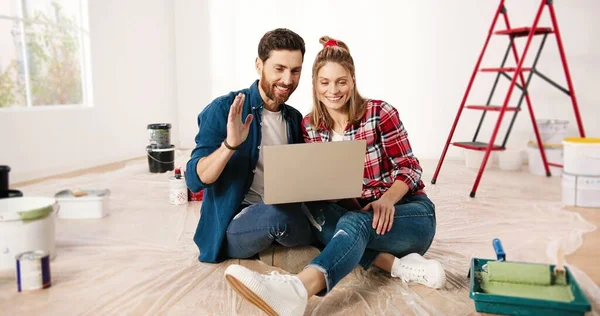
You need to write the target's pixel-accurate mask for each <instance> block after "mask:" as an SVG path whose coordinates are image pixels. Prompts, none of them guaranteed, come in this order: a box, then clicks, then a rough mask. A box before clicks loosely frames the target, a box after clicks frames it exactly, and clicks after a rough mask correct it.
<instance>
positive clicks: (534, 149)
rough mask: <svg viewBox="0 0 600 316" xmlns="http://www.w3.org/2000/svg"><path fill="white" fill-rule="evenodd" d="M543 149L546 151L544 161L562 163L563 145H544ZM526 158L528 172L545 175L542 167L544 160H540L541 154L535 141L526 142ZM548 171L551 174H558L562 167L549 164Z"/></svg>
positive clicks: (560, 172)
mask: <svg viewBox="0 0 600 316" xmlns="http://www.w3.org/2000/svg"><path fill="white" fill-rule="evenodd" d="M544 151H545V153H546V161H547V162H548V163H556V164H562V163H563V147H562V145H548V144H546V145H544ZM527 160H528V164H529V166H528V170H529V172H530V173H532V174H535V175H538V176H545V175H546V169H545V168H544V162H543V160H542V154H541V153H540V149H539V147H538V145H537V143H534V142H529V143H528V144H527ZM550 173H552V176H553V177H554V176H560V175H561V174H562V168H559V167H553V166H550Z"/></svg>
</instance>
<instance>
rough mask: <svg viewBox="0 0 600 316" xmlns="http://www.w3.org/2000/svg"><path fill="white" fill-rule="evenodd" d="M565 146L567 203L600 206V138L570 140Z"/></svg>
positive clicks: (563, 178)
mask: <svg viewBox="0 0 600 316" xmlns="http://www.w3.org/2000/svg"><path fill="white" fill-rule="evenodd" d="M563 145H564V150H565V155H564V168H563V169H564V170H563V175H562V200H563V204H565V205H567V206H580V207H600V138H577V137H570V138H565V139H564V141H563Z"/></svg>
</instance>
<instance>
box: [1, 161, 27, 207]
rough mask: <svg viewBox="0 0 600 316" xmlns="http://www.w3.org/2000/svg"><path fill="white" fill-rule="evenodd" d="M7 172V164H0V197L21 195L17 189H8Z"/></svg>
mask: <svg viewBox="0 0 600 316" xmlns="http://www.w3.org/2000/svg"><path fill="white" fill-rule="evenodd" d="M9 172H10V167H9V166H0V199H5V198H12V197H21V196H23V193H21V191H19V190H10V181H9V177H8V174H9Z"/></svg>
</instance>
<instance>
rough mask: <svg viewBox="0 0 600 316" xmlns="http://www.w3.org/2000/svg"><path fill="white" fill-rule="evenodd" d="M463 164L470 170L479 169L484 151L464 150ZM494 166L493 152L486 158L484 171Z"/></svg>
mask: <svg viewBox="0 0 600 316" xmlns="http://www.w3.org/2000/svg"><path fill="white" fill-rule="evenodd" d="M464 153H465V164H466V165H467V168H470V169H479V168H480V167H481V161H482V160H483V157H484V156H485V150H472V149H465V150H464ZM493 164H494V152H493V151H492V152H490V156H489V157H488V161H487V164H486V165H485V169H486V170H487V169H489V168H490V167H491V166H492V165H493Z"/></svg>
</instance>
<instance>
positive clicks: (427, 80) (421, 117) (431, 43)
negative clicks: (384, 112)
mask: <svg viewBox="0 0 600 316" xmlns="http://www.w3.org/2000/svg"><path fill="white" fill-rule="evenodd" d="M181 2H183V3H186V4H189V3H191V1H179V2H177V3H178V4H179V3H181ZM497 4H498V1H480V0H462V1H458V2H457V1H441V0H438V1H384V0H379V1H377V0H372V1H347V0H329V1H318V0H306V1H277V0H260V1H259V0H257V1H243V0H228V1H225V0H213V1H210V4H209V5H206V4H203V5H198V4H196V5H193V6H191V5H190V6H188V7H187V9H189V10H176V13H177V14H178V15H177V16H176V19H177V21H178V22H177V23H176V25H177V27H176V33H177V40H178V41H177V48H178V50H179V49H184V50H186V52H183V53H179V51H178V54H177V57H178V58H177V66H178V70H180V71H179V72H178V85H179V87H178V89H179V90H178V97H179V98H180V99H179V104H180V105H183V106H184V108H183V109H182V108H180V112H179V121H180V124H181V125H182V126H184V125H185V126H186V127H185V129H183V128H182V129H181V130H180V131H181V135H180V137H181V140H182V144H183V145H184V146H186V147H192V146H193V145H194V143H193V137H194V135H195V132H196V130H197V128H196V126H195V125H194V127H193V128H192V127H191V125H192V124H195V120H196V115H197V114H198V112H199V111H200V110H201V109H202V108H203V107H204V106H205V105H206V103H208V102H210V100H212V99H213V98H214V97H216V96H219V95H222V94H225V93H227V92H229V91H231V90H236V89H240V88H244V87H247V86H249V85H250V83H251V82H252V81H253V80H255V79H256V78H257V75H256V73H255V71H254V58H255V57H256V55H257V52H256V51H257V45H258V41H259V40H260V37H261V36H262V35H263V33H264V32H266V31H267V30H270V29H273V28H276V27H287V28H290V29H292V30H294V31H296V32H297V33H299V34H300V35H301V36H302V37H303V38H304V40H305V41H306V47H307V53H306V56H305V63H304V71H303V74H302V77H301V81H300V85H299V87H298V89H297V90H296V92H295V93H294V94H293V96H292V97H291V98H290V100H289V103H290V104H291V105H293V106H295V107H297V108H298V109H299V110H300V111H301V112H302V113H303V114H307V113H308V112H309V111H310V108H311V106H312V105H311V97H310V95H311V94H310V91H311V67H312V62H313V60H314V57H315V55H316V52H317V51H318V50H319V49H320V45H319V44H318V39H319V37H320V36H322V35H330V36H332V37H336V38H338V39H341V40H344V41H345V42H346V43H347V44H348V45H349V46H350V49H351V51H352V54H353V56H354V59H355V63H356V67H357V81H358V87H359V89H360V91H361V92H362V93H363V94H364V95H365V96H367V97H372V98H378V99H383V100H386V101H388V102H390V103H391V104H392V105H394V106H395V107H397V108H398V109H399V111H400V115H401V119H402V120H403V122H404V124H405V126H406V128H407V130H408V132H409V137H410V140H411V142H412V145H413V149H414V151H415V153H416V154H417V155H418V157H420V158H435V159H437V158H439V155H440V153H441V151H442V148H443V145H444V143H445V141H446V138H447V136H448V133H449V131H450V127H451V126H452V122H453V120H454V117H455V115H456V112H457V110H458V107H459V105H460V101H461V99H462V96H463V93H464V91H465V87H466V86H467V83H468V81H469V78H470V75H471V72H472V69H473V67H474V65H475V62H476V60H477V57H478V55H479V53H480V51H481V48H482V45H483V43H484V40H485V37H486V35H487V31H488V29H489V27H490V23H491V21H492V17H493V14H494V12H495V9H496V6H497ZM506 4H507V6H508V10H509V14H510V16H511V23H512V26H526V25H530V24H531V23H532V22H533V18H534V16H535V11H536V9H537V5H538V4H539V1H521V0H507V1H506ZM176 7H177V5H176ZM555 8H556V11H557V17H558V22H559V25H560V29H561V31H562V36H563V41H564V46H565V50H566V54H567V59H568V62H569V65H570V70H571V75H572V78H573V82H574V85H575V91H576V95H577V97H578V100H579V106H580V110H581V113H582V116H583V119H584V126H585V128H586V131H587V133H588V135H596V136H600V125H599V124H597V122H598V118H600V106H599V104H600V102H599V101H600V94H598V93H597V91H596V89H597V85H598V79H597V78H598V77H597V76H598V73H600V42H599V41H598V40H597V39H598V38H600V21H598V20H597V19H594V17H595V16H597V15H598V14H600V2H598V1H596V0H576V1H555ZM207 10H208V11H207ZM206 12H210V17H211V18H210V20H209V21H208V24H209V26H207V20H208V19H207V17H206ZM182 16H183V20H184V21H185V22H183V23H179V18H181V17H182ZM195 16H197V17H198V18H197V19H195V20H192V19H191V18H190V17H195ZM500 22H502V21H499V24H498V26H497V29H502V28H504V26H503V23H500ZM542 24H544V25H550V19H549V17H548V12H547V10H546V11H545V13H544V16H543V19H542ZM194 32H195V33H194ZM204 32H207V33H204ZM190 34H195V35H196V37H198V38H199V40H196V41H194V40H191V39H189V38H190ZM186 39H187V41H186ZM539 40H540V38H536V39H535V40H534V42H533V44H534V46H532V49H534V48H537V45H539ZM183 41H186V42H183ZM507 43H508V42H507V39H506V38H504V37H499V36H496V37H493V38H492V42H491V43H490V50H488V52H489V53H488V55H486V58H485V59H484V62H483V64H482V66H488V67H494V66H497V65H499V63H500V61H501V57H502V54H503V52H504V49H505V47H506V45H507ZM517 43H520V48H521V51H522V47H523V45H524V44H525V40H524V39H520V40H518V41H517ZM192 52H193V53H192ZM533 52H534V50H531V51H530V54H529V56H533ZM204 58H206V60H210V63H208V64H210V78H207V77H206V72H207V68H206V67H207V62H205V61H204V60H203V59H204ZM532 60H533V58H529V59H528V61H530V62H531V61H532ZM511 65H514V64H511ZM538 69H540V70H541V71H542V72H543V73H545V74H547V75H549V76H550V77H551V78H553V79H554V80H555V81H557V82H559V83H561V84H563V85H565V86H566V81H565V79H564V76H563V75H562V68H561V65H560V59H559V55H558V50H557V49H556V42H555V40H554V37H553V36H551V37H549V38H548V40H547V43H546V48H545V49H544V52H543V55H542V58H541V59H540V62H539V64H538ZM182 73H183V74H182ZM493 76H494V75H492V74H482V75H479V76H478V80H477V81H476V84H475V85H474V87H473V90H472V93H471V96H470V98H469V103H471V104H485V101H486V99H487V96H488V94H489V91H490V90H489V89H490V88H491V85H492V83H493V78H494V77H493ZM190 81H193V83H191V82H190ZM207 81H208V82H210V83H211V85H205V84H203V83H205V82H207ZM500 82H501V84H502V85H501V86H499V88H498V93H497V94H496V95H497V98H496V99H495V100H494V101H495V103H499V102H501V101H502V100H503V99H502V98H500V95H502V94H503V93H504V91H506V87H507V83H508V80H506V79H501V81H500ZM530 90H531V99H532V102H533V105H534V109H535V113H536V115H537V117H538V118H563V119H568V120H570V121H571V131H572V132H575V131H576V130H575V121H574V117H573V112H572V108H571V106H570V100H569V98H568V97H567V96H566V95H564V94H562V93H561V92H558V90H556V89H554V88H552V87H550V86H549V85H547V84H546V83H545V82H543V81H541V79H539V78H536V77H534V81H533V83H532V85H531V87H530ZM517 92H518V90H515V93H513V99H514V100H515V102H516V101H517V100H518V98H517ZM514 104H516V103H514ZM525 108H526V104H525V103H523V109H525ZM463 113H464V114H463V116H462V119H461V124H460V125H459V128H458V130H457V133H456V134H455V138H454V140H455V141H462V140H466V141H468V140H470V139H471V137H472V135H473V132H474V130H475V128H476V124H477V122H478V119H479V115H480V113H479V112H470V111H465V112H463ZM496 117H497V114H494V113H491V114H488V118H493V119H494V120H487V121H486V122H487V124H485V126H486V128H485V129H484V130H483V132H482V133H483V134H482V135H484V137H483V138H480V139H479V140H483V141H486V140H487V139H488V137H489V135H490V134H489V133H490V131H491V129H492V126H493V122H495V118H496ZM492 121H493V122H492ZM505 121H506V122H508V120H507V119H505ZM505 125H506V124H505ZM531 133H532V126H531V121H530V119H529V114H528V112H527V111H523V112H521V113H520V114H519V116H518V118H517V122H516V124H515V128H514V130H513V134H512V135H511V138H510V140H509V142H508V146H509V147H513V148H525V146H526V142H527V140H528V137H529V135H530V134H531ZM451 148H452V147H451ZM449 157H452V158H458V157H462V153H461V152H460V150H459V149H457V148H452V149H451V150H450V152H449Z"/></svg>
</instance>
